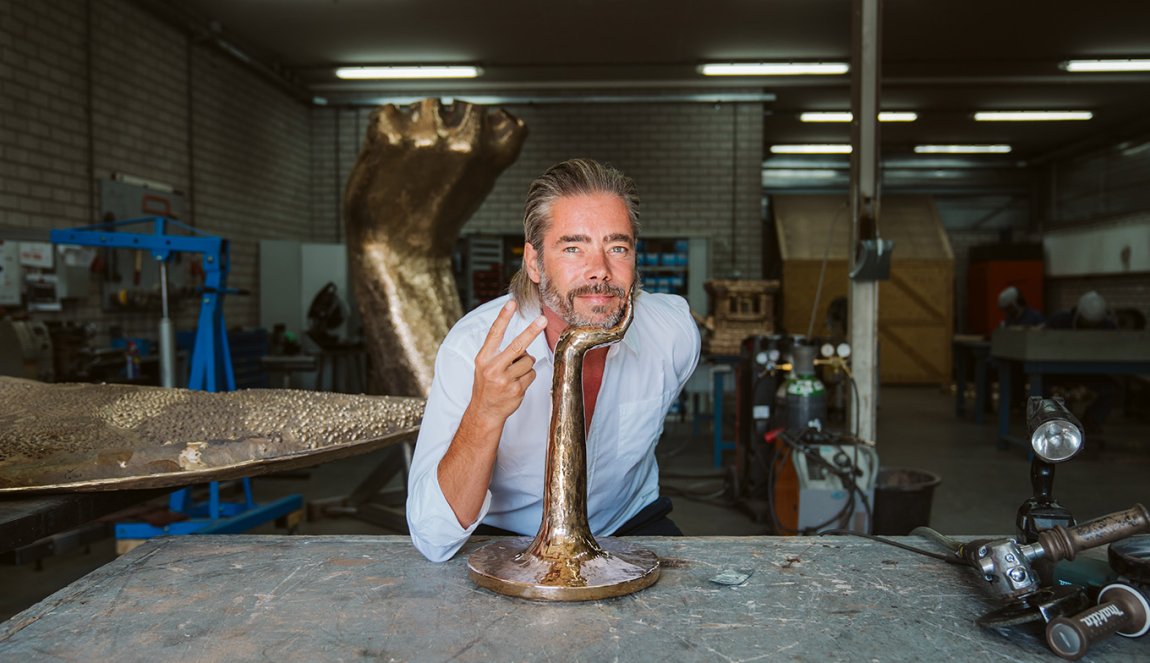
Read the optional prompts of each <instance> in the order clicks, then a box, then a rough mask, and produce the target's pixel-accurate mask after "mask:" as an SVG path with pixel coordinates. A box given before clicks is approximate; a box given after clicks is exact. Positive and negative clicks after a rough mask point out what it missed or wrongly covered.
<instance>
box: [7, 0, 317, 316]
mask: <svg viewBox="0 0 1150 663" xmlns="http://www.w3.org/2000/svg"><path fill="white" fill-rule="evenodd" d="M88 7H90V8H91V16H90V27H89V24H88V23H89V19H88V13H87V11H88ZM89 41H90V44H89ZM89 48H90V50H91V58H90V59H89V57H88V49H89ZM189 70H190V76H191V81H190V85H189ZM89 90H91V98H90V106H89V97H88V91H89ZM189 118H192V120H191V122H192V124H191V125H190V126H189ZM310 124H311V122H310V111H309V107H308V106H307V105H306V104H304V103H302V102H300V101H298V100H296V99H294V98H292V96H291V95H289V94H288V93H287V92H285V91H284V90H282V89H281V88H280V87H279V86H277V85H276V84H275V83H273V82H271V81H269V80H267V79H265V78H263V77H261V76H258V75H256V74H255V73H253V72H252V71H251V70H250V69H249V68H247V67H245V66H244V65H242V64H240V63H238V62H237V61H236V60H234V59H233V58H231V57H230V56H228V55H225V54H223V53H222V52H220V51H219V50H217V49H215V48H214V47H213V46H211V45H209V44H204V43H200V42H197V43H195V45H193V46H190V45H189V38H188V35H187V34H186V33H185V32H184V31H183V30H182V29H180V28H176V27H173V26H170V25H168V24H167V23H165V22H162V21H160V20H158V19H157V18H155V17H154V16H153V15H151V14H150V13H147V12H146V11H143V10H141V9H139V8H138V7H137V6H136V4H135V3H132V2H129V1H128V0H102V1H99V2H85V0H46V1H43V2H4V3H0V226H20V227H31V228H39V229H44V230H47V229H52V228H66V227H72V226H78V225H88V224H92V223H96V222H97V221H99V219H98V218H97V213H98V207H97V201H96V200H95V199H94V195H95V192H96V191H97V188H96V187H95V184H94V183H95V181H96V180H97V179H100V178H107V177H109V176H110V175H111V174H112V173H113V172H121V173H126V174H129V175H134V176H137V177H142V178H145V179H148V180H153V181H158V182H163V183H166V184H169V185H171V186H173V187H175V188H176V189H177V190H179V191H182V192H184V193H185V194H186V195H187V196H188V198H189V200H190V203H191V209H192V210H193V213H192V218H191V219H190V221H191V223H192V224H193V225H195V226H196V227H197V228H199V229H200V230H203V231H205V232H209V233H215V234H220V235H223V236H224V237H227V238H228V239H229V240H231V255H232V271H231V277H230V279H229V285H231V286H233V287H237V288H248V289H251V290H252V291H253V296H251V297H230V298H228V300H227V301H226V305H225V319H226V321H227V323H228V325H229V326H249V327H250V326H254V325H256V323H257V321H258V311H259V305H258V301H259V300H258V291H257V290H256V288H257V285H258V284H257V283H256V280H257V275H258V268H257V265H256V260H257V241H258V240H259V239H263V238H293V239H301V240H312V239H327V238H328V237H327V235H326V234H323V233H318V235H317V232H316V229H314V228H313V221H312V217H313V212H312V210H311V209H310V207H309V206H310V204H311V201H310V194H311V192H310V189H309V185H310V182H311V179H312V163H311V161H312V160H311V156H312V155H311V126H310ZM89 164H91V165H89ZM186 264H187V262H186V261H185V262H184V263H183V265H186ZM92 290H93V295H92V296H91V297H90V298H89V299H88V300H87V301H82V302H72V301H68V302H67V303H66V309H65V311H63V312H62V313H60V314H56V315H51V314H38V315H40V316H41V317H43V318H47V319H51V318H57V319H71V320H82V321H85V322H95V323H97V325H99V326H100V327H101V328H102V329H101V331H104V332H106V331H107V327H108V326H110V325H119V326H121V327H123V328H124V329H125V331H126V333H128V334H132V335H142V336H153V335H154V333H155V332H154V329H155V325H156V319H157V317H158V316H157V315H156V314H130V315H129V314H122V313H105V312H103V311H102V310H101V307H100V304H99V299H98V291H99V288H98V287H93V289H92ZM197 315H198V308H197V306H196V304H195V302H189V303H187V304H186V305H184V306H181V307H180V308H179V309H177V311H176V323H177V327H178V328H181V329H183V328H191V327H194V325H195V320H196V316H197Z"/></svg>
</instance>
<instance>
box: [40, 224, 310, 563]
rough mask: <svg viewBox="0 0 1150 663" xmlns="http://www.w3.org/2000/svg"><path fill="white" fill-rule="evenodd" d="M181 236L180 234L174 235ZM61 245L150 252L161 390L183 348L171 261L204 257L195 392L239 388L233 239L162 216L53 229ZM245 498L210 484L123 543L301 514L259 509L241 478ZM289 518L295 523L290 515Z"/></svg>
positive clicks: (192, 380) (182, 494) (121, 529)
mask: <svg viewBox="0 0 1150 663" xmlns="http://www.w3.org/2000/svg"><path fill="white" fill-rule="evenodd" d="M136 226H145V227H146V226H151V232H129V231H128V230H127V229H128V228H132V227H136ZM177 230H178V231H180V234H176V233H175V232H173V231H177ZM51 239H52V242H53V243H56V244H69V245H79V246H93V247H101V248H107V249H113V250H114V249H132V250H136V251H147V252H148V253H149V254H150V255H151V256H152V258H153V259H154V260H156V262H157V263H158V264H159V268H160V304H161V316H160V323H159V330H158V331H159V354H160V377H161V386H164V387H174V386H176V343H175V330H174V326H173V323H172V319H171V315H170V307H169V293H168V262H169V260H170V259H171V258H172V256H173V255H174V254H177V253H198V254H200V255H201V256H202V259H201V266H202V271H203V287H202V289H201V292H200V313H199V319H198V323H197V325H196V339H195V344H194V347H193V349H192V356H191V360H190V371H189V377H188V388H189V389H193V390H203V391H210V392H215V391H234V390H235V388H236V380H235V374H234V372H233V370H232V362H231V352H230V349H229V347H228V335H227V327H226V326H225V324H224V312H223V300H224V295H225V294H226V293H227V292H229V290H228V288H227V278H228V272H229V270H230V267H231V265H230V259H229V247H228V241H227V240H226V239H224V238H222V237H217V236H214V235H209V234H206V233H203V232H201V231H199V230H197V229H195V228H193V227H191V226H189V225H187V224H184V223H181V222H180V221H177V220H175V219H171V218H168V217H163V216H155V217H143V218H137V219H126V220H122V221H109V222H105V223H101V224H98V225H94V226H85V227H81V228H72V229H65V230H53V231H52V232H51ZM242 490H243V500H242V501H239V502H229V501H225V500H223V499H221V497H220V484H219V482H216V481H213V482H211V483H209V484H208V498H207V499H206V500H197V499H194V498H193V496H192V494H191V489H190V488H183V489H181V490H179V491H176V492H175V493H172V495H171V496H170V498H169V505H168V506H169V508H168V510H169V511H170V512H171V514H173V518H174V519H172V520H170V521H169V522H157V523H156V524H151V523H143V522H130V523H119V524H117V526H116V538H117V539H118V540H119V542H120V543H121V545H120V546H119V547H120V548H121V549H125V548H128V547H130V546H131V545H133V543H134V542H137V541H142V540H144V539H147V538H151V537H154V536H164V535H174V534H193V533H201V534H202V533H227V532H241V531H246V530H248V529H251V528H252V527H253V526H255V525H258V524H260V523H264V522H268V521H273V520H277V519H285V521H290V520H291V519H294V518H296V517H297V514H299V513H301V512H302V508H303V497H302V496H301V495H298V494H296V495H288V496H286V497H283V498H280V499H278V500H274V501H272V502H268V503H264V504H256V502H255V500H254V498H253V495H252V487H251V480H250V479H248V478H244V479H242ZM289 516H290V518H289Z"/></svg>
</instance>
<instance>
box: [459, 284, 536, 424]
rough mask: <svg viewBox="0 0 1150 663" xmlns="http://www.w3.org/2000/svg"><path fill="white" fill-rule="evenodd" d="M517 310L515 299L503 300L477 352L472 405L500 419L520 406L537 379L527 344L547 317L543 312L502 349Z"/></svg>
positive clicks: (477, 409) (533, 338) (508, 415)
mask: <svg viewBox="0 0 1150 663" xmlns="http://www.w3.org/2000/svg"><path fill="white" fill-rule="evenodd" d="M515 310H516V303H515V301H514V300H511V301H509V302H507V303H506V304H504V306H503V309H502V310H501V311H499V315H498V316H497V317H496V318H495V322H493V323H492V324H491V330H490V331H488V332H487V338H486V339H485V340H484V341H483V346H482V347H480V348H479V352H478V354H476V355H475V383H474V385H473V386H472V388H471V407H472V408H475V411H476V412H477V413H485V414H486V415H487V416H490V417H498V418H499V420H500V422H501V423H502V421H503V420H506V419H507V417H510V416H511V415H512V413H514V412H515V410H517V409H519V405H520V404H521V403H522V402H523V395H524V394H525V393H526V392H527V388H528V387H529V386H531V383H532V382H534V381H535V368H534V366H535V358H534V357H532V356H531V355H529V354H527V348H528V346H530V345H531V342H532V341H534V340H535V338H536V337H537V336H539V334H540V333H541V332H542V331H543V330H544V329H545V328H546V327H547V318H545V317H543V316H542V315H541V316H539V317H538V318H536V319H535V320H534V321H532V323H531V324H530V325H528V326H527V329H524V330H523V331H522V332H520V333H519V335H518V336H516V337H515V338H514V339H512V341H511V342H510V343H509V344H508V345H507V347H506V348H503V349H502V350H500V349H499V346H500V345H501V344H502V343H503V337H504V336H505V335H506V333H507V326H508V324H509V323H510V322H511V316H513V315H515Z"/></svg>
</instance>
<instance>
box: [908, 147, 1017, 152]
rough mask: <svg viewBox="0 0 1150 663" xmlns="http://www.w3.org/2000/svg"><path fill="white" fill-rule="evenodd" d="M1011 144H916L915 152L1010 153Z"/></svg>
mask: <svg viewBox="0 0 1150 663" xmlns="http://www.w3.org/2000/svg"><path fill="white" fill-rule="evenodd" d="M1010 149H1011V148H1010V146H1009V145H915V146H914V152H915V154H1010Z"/></svg>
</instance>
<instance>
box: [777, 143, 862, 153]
mask: <svg viewBox="0 0 1150 663" xmlns="http://www.w3.org/2000/svg"><path fill="white" fill-rule="evenodd" d="M850 153H851V146H850V145H847V144H845V143H837V144H835V143H832V144H825V145H772V146H771V154H850Z"/></svg>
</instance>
